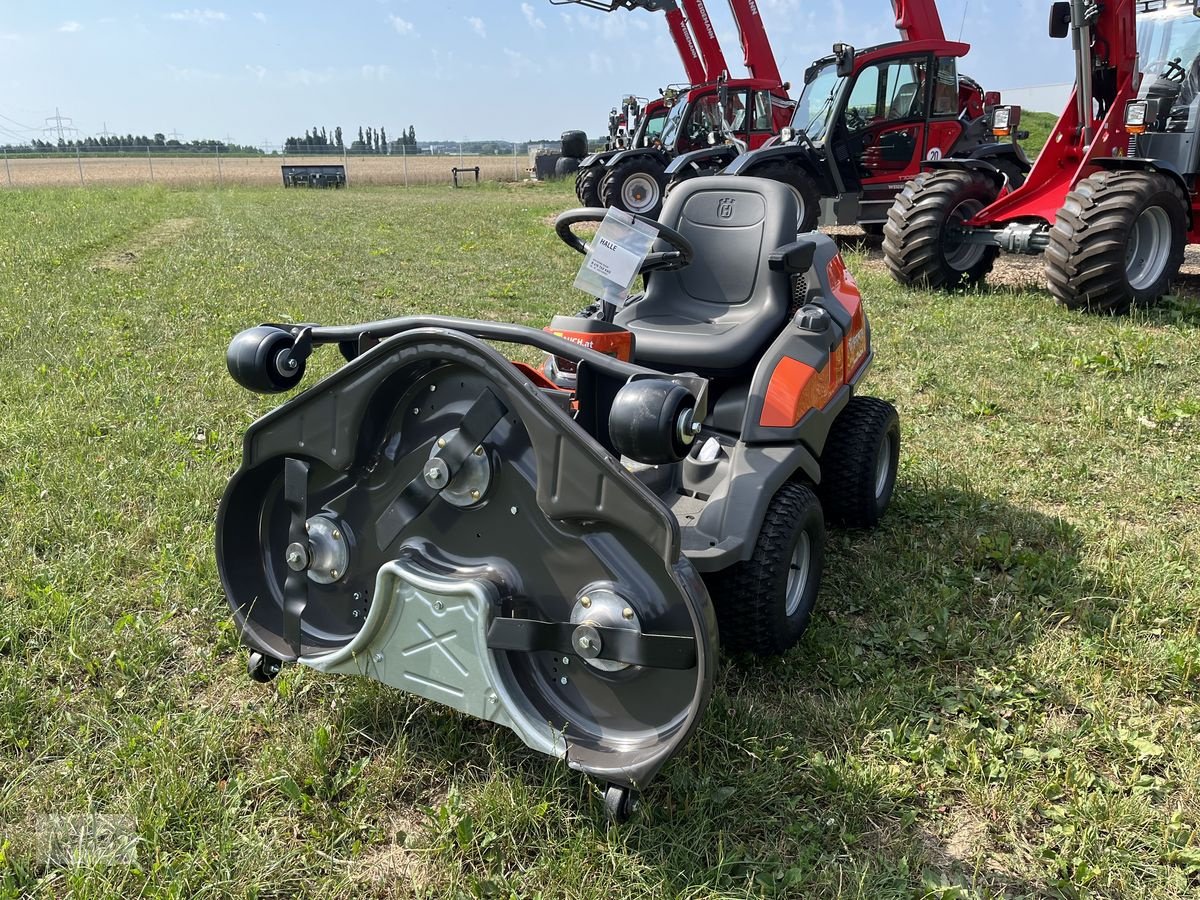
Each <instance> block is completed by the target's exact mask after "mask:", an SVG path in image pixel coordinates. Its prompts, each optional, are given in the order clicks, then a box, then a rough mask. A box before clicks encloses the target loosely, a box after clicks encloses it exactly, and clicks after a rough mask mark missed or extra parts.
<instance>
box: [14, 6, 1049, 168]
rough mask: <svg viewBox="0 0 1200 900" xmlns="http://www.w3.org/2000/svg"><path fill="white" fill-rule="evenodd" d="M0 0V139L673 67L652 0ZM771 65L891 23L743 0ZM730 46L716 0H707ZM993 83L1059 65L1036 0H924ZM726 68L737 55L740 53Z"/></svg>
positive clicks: (581, 82) (352, 113)
mask: <svg viewBox="0 0 1200 900" xmlns="http://www.w3.org/2000/svg"><path fill="white" fill-rule="evenodd" d="M207 2H210V3H211V4H212V5H196V6H191V5H187V4H186V0H185V3H172V2H160V3H150V2H132V0H131V2H119V0H115V2H114V0H106V2H96V0H90V2H89V0H48V2H41V3H30V2H27V0H26V2H19V0H0V116H2V117H3V118H0V143H4V142H7V141H10V140H19V139H22V138H26V139H27V138H29V137H36V136H39V132H38V131H37V130H36V129H40V128H41V126H42V125H43V124H44V122H43V120H44V119H45V117H47V116H51V115H53V114H54V110H55V107H56V106H57V107H59V108H60V109H61V111H62V114H63V115H64V116H70V117H71V118H72V119H73V120H74V124H75V126H76V127H78V128H79V129H80V130H81V131H82V132H83V133H85V134H95V133H99V132H100V131H101V129H102V128H103V127H104V126H105V125H107V127H108V129H109V130H110V131H115V132H120V133H127V132H133V133H143V132H145V133H150V132H154V131H164V132H169V131H171V130H173V129H177V130H178V131H179V133H180V134H181V135H182V136H183V138H184V139H185V140H187V139H192V138H197V137H220V138H225V137H227V136H228V137H230V138H232V139H233V140H234V141H237V142H241V143H255V144H259V143H263V142H268V141H269V142H274V143H278V142H280V141H282V139H283V138H284V137H285V136H286V135H288V134H294V133H303V131H304V129H305V128H306V127H308V126H310V125H313V124H317V125H324V126H327V127H330V128H332V126H334V125H337V124H340V125H342V126H343V128H345V129H346V130H347V131H350V130H352V129H354V128H356V127H357V125H358V124H360V123H362V124H375V125H383V126H385V127H386V128H387V130H388V131H389V132H391V133H393V134H398V133H399V131H400V128H401V127H407V126H408V125H409V124H412V125H414V126H415V127H416V130H417V135H418V137H420V138H422V139H446V140H458V139H463V138H470V139H479V138H500V139H516V140H525V139H527V138H534V137H544V136H550V135H556V134H558V133H559V132H561V131H562V130H564V129H566V128H579V127H582V128H584V129H586V130H587V131H588V132H589V133H590V134H598V133H600V132H601V131H602V129H603V126H604V124H605V123H606V121H607V112H608V109H609V108H610V107H611V106H612V105H613V104H614V103H615V102H616V100H617V99H618V98H619V97H620V96H622V95H623V94H627V93H631V92H634V93H638V94H642V95H650V94H653V93H655V92H656V90H657V88H658V87H659V86H661V85H663V84H666V83H668V82H676V81H681V80H682V69H681V66H680V64H679V60H678V57H677V56H676V55H675V52H674V49H673V47H672V45H671V43H670V40H669V36H668V33H667V28H666V24H665V22H664V20H663V18H662V15H661V14H653V13H647V12H644V11H640V10H639V11H632V12H631V11H627V10H620V11H618V12H615V13H610V14H605V13H602V12H597V11H594V10H589V9H585V8H583V7H579V6H574V5H572V6H566V7H562V6H551V5H550V3H549V2H548V0H525V2H522V0H435V2H421V0H345V2H342V3H329V2H313V0H292V2H286V3H284V2H278V3H277V2H269V0H248V2H246V0H243V2H242V3H239V4H238V5H236V6H235V5H234V4H233V3H232V2H222V0H207ZM758 2H759V5H760V7H761V8H762V15H763V19H764V21H765V22H766V24H767V28H768V32H769V33H770V35H771V39H772V42H773V44H774V47H775V52H776V56H777V58H778V60H779V62H780V67H781V69H782V70H783V73H784V77H785V78H791V79H792V80H793V81H795V82H797V83H799V81H800V79H801V75H802V73H803V70H804V67H805V65H806V64H807V63H808V62H810V61H811V60H812V59H813V58H814V57H816V56H820V55H823V54H825V53H827V52H828V49H829V46H830V45H831V44H832V43H833V42H834V41H836V40H844V41H849V42H851V43H854V44H856V45H857V46H865V45H868V44H871V43H878V42H881V41H887V40H894V39H895V38H894V35H895V31H894V29H893V27H892V15H891V4H890V3H889V2H887V0H758ZM708 6H709V9H710V12H711V14H712V16H713V18H714V20H715V21H716V23H717V25H718V29H719V31H720V33H721V38H722V43H723V45H724V47H725V53H726V56H727V57H728V59H729V60H730V62H731V63H737V62H740V59H741V51H740V47H739V45H738V42H737V37H736V31H735V30H734V28H733V23H732V19H731V17H730V15H729V12H728V6H727V3H726V2H724V0H708ZM940 7H941V10H942V17H943V19H944V21H945V23H946V31H947V33H948V34H949V35H950V36H951V37H956V36H957V34H958V32H959V28H960V24H962V23H963V13H964V8H965V9H966V19H965V25H963V32H962V33H963V39H964V40H966V41H968V42H971V43H973V44H974V47H973V49H972V52H971V54H970V56H968V57H967V59H966V60H964V61H963V65H962V66H961V70H962V71H963V72H966V73H968V74H971V75H973V76H974V77H976V78H977V79H978V80H980V81H982V82H983V83H984V85H985V86H986V87H987V88H989V89H991V88H1005V87H1024V86H1029V85H1036V84H1045V83H1050V82H1061V81H1068V80H1070V78H1071V56H1070V46H1069V43H1067V42H1055V41H1051V40H1049V39H1048V38H1047V37H1046V36H1045V35H1046V19H1047V9H1048V7H1049V0H941V3H940ZM739 68H740V67H739Z"/></svg>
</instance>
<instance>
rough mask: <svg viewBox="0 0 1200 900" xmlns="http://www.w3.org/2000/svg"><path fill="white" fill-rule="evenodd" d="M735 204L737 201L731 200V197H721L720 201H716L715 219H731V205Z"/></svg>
mask: <svg viewBox="0 0 1200 900" xmlns="http://www.w3.org/2000/svg"><path fill="white" fill-rule="evenodd" d="M735 202H737V201H735V200H734V199H733V197H722V198H721V199H720V200H718V201H717V218H718V219H732V218H733V204H734V203H735Z"/></svg>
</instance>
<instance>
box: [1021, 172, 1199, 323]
mask: <svg viewBox="0 0 1200 900" xmlns="http://www.w3.org/2000/svg"><path fill="white" fill-rule="evenodd" d="M1186 244H1187V201H1186V200H1185V198H1184V195H1183V192H1182V191H1181V190H1180V189H1179V187H1178V186H1177V185H1176V184H1175V182H1174V181H1172V180H1171V179H1170V178H1169V177H1168V176H1166V175H1160V174H1158V173H1155V172H1100V173H1097V174H1096V175H1093V176H1091V177H1090V178H1084V179H1083V180H1082V181H1080V182H1079V183H1078V184H1076V185H1075V188H1074V189H1073V190H1072V191H1071V192H1070V193H1068V194H1067V199H1066V201H1065V202H1064V203H1063V206H1062V209H1060V210H1059V211H1058V215H1057V216H1056V218H1055V222H1054V227H1053V228H1051V229H1050V246H1049V247H1047V248H1046V254H1045V258H1046V280H1047V282H1048V283H1049V286H1050V293H1052V294H1053V295H1054V299H1055V300H1057V301H1058V302H1059V303H1061V304H1062V305H1063V306H1066V307H1068V308H1069V309H1082V310H1087V311H1089V312H1107V313H1123V312H1126V311H1128V310H1129V307H1130V306H1131V305H1133V304H1137V305H1146V304H1151V303H1156V302H1158V300H1160V299H1161V298H1162V296H1163V294H1165V293H1166V292H1167V290H1168V289H1169V288H1170V286H1171V279H1173V278H1174V277H1175V276H1176V275H1177V274H1178V272H1179V267H1180V265H1181V264H1182V263H1183V252H1184V248H1185V246H1186Z"/></svg>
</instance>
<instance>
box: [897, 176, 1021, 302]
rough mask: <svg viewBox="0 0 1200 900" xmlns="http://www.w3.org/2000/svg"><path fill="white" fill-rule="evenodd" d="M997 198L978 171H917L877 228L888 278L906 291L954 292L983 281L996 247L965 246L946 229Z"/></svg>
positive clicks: (990, 181) (994, 189)
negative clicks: (904, 286)
mask: <svg viewBox="0 0 1200 900" xmlns="http://www.w3.org/2000/svg"><path fill="white" fill-rule="evenodd" d="M999 194H1000V188H999V186H998V185H997V184H996V182H995V181H994V180H993V179H992V178H990V177H988V176H987V175H985V174H983V173H982V172H971V171H966V170H957V169H948V170H942V171H937V172H922V173H921V174H920V175H918V176H917V177H916V178H914V179H912V181H910V182H908V184H906V185H905V186H904V190H902V191H901V192H900V193H899V194H897V195H896V202H895V203H893V204H892V208H891V209H890V210H888V221H887V224H886V225H884V227H883V256H884V262H885V263H886V264H887V268H888V271H889V272H890V273H891V276H892V278H894V279H895V280H896V281H898V282H899V283H900V284H903V285H907V286H910V287H927V288H934V289H940V290H947V291H952V290H958V289H961V288H969V287H972V286H974V285H976V284H978V283H980V282H981V281H983V280H984V279H985V278H986V277H987V275H988V273H989V272H991V271H992V266H993V265H995V262H996V257H997V256H998V255H999V253H1000V249H999V248H998V247H989V246H987V245H985V244H966V243H963V242H962V241H960V240H958V239H956V238H955V237H954V236H953V234H952V233H951V229H952V228H953V227H954V226H955V225H958V224H961V223H963V222H965V221H967V220H968V219H970V218H972V217H974V216H975V214H976V213H978V212H979V211H980V210H981V209H983V208H984V207H986V206H990V205H991V204H992V202H993V201H995V199H996V197H998V196H999Z"/></svg>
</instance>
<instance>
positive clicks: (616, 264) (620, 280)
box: [587, 235, 642, 288]
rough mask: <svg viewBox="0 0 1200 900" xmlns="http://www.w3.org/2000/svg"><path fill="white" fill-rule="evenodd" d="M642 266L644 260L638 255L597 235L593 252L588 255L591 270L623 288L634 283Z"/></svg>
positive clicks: (588, 265) (593, 244) (588, 264)
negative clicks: (639, 267)
mask: <svg viewBox="0 0 1200 900" xmlns="http://www.w3.org/2000/svg"><path fill="white" fill-rule="evenodd" d="M641 264H642V258H641V257H639V256H638V255H637V254H636V253H633V252H631V251H629V250H626V249H625V248H624V247H622V246H620V245H619V244H615V243H613V242H612V241H610V240H609V239H608V238H606V237H602V236H600V235H597V236H596V240H595V241H594V242H593V243H592V252H591V253H589V254H588V258H587V267H588V268H589V269H591V270H592V271H593V272H595V273H596V274H597V275H599V276H601V277H602V278H607V279H608V280H609V281H611V282H613V284H618V285H620V286H621V287H622V288H624V287H626V286H628V285H629V284H631V283H632V282H633V279H634V276H635V275H637V270H638V266H640V265H641Z"/></svg>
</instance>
